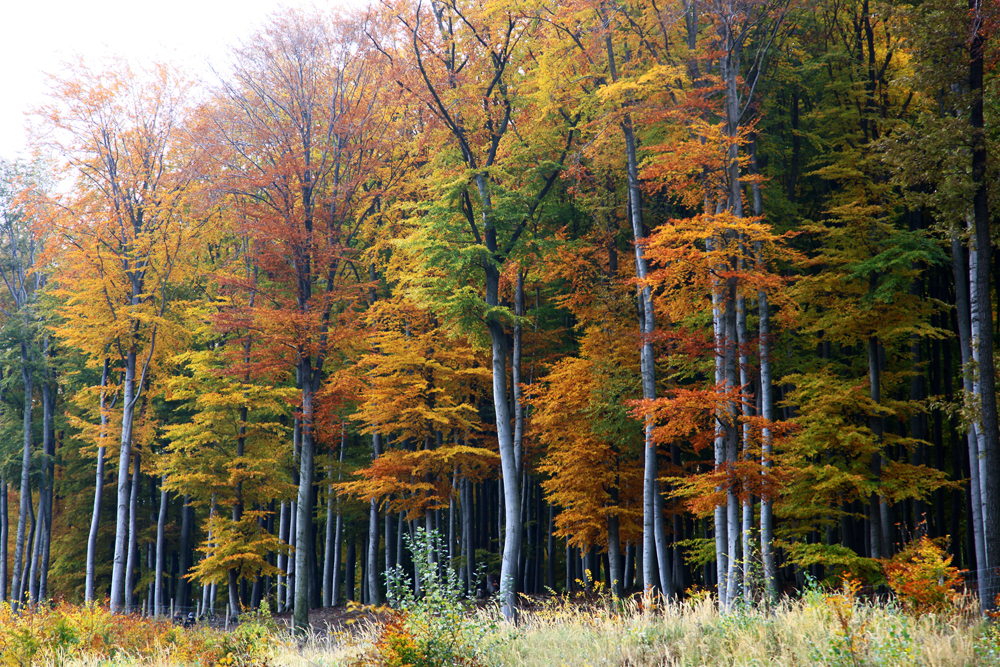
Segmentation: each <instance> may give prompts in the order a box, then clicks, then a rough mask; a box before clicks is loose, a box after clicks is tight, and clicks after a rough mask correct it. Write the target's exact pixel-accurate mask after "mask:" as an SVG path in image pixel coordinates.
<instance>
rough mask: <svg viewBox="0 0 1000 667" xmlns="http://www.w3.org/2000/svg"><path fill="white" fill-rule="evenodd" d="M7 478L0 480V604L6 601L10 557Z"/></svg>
mask: <svg viewBox="0 0 1000 667" xmlns="http://www.w3.org/2000/svg"><path fill="white" fill-rule="evenodd" d="M7 492H8V485H7V478H6V477H3V478H0V602H5V601H7V599H8V595H7V577H8V576H9V573H8V572H7V563H8V562H9V561H8V560H7V559H8V557H9V556H10V554H9V550H8V542H9V539H8V534H9V532H10V519H9V515H8V513H7V512H8V508H7Z"/></svg>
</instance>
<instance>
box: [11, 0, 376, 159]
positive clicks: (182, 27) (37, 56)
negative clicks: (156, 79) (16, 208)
mask: <svg viewBox="0 0 1000 667" xmlns="http://www.w3.org/2000/svg"><path fill="white" fill-rule="evenodd" d="M6 5H7V6H5V7H4V10H3V18H2V20H0V62H2V63H3V66H2V67H0V91H2V92H0V157H2V158H6V159H13V158H15V157H18V156H19V155H21V154H23V153H24V151H25V150H26V148H27V146H28V145H29V144H30V134H31V130H30V129H29V128H28V127H27V123H28V120H29V119H28V118H26V114H27V113H28V112H30V111H31V109H32V108H34V107H38V106H39V105H41V104H44V103H45V102H46V99H47V98H46V95H47V92H48V88H49V83H48V76H47V75H48V74H58V73H59V72H60V69H61V67H62V65H63V63H65V62H67V61H71V60H76V59H77V58H80V57H82V58H84V59H85V60H86V61H87V62H93V63H95V64H96V63H98V62H99V61H100V60H101V59H116V58H122V59H126V60H128V61H129V62H151V61H159V62H169V63H172V64H175V65H177V66H179V67H181V68H183V69H184V70H185V71H186V72H188V73H190V75H191V76H192V77H193V78H195V79H198V80H202V81H205V82H207V83H213V82H214V81H213V79H214V78H215V76H216V75H215V74H214V73H213V70H215V71H224V70H225V68H226V64H227V63H228V61H229V53H230V50H231V48H232V47H233V46H235V45H237V44H239V42H240V41H241V40H243V39H246V38H247V37H249V36H250V35H252V34H253V33H254V32H255V31H256V30H257V29H258V28H260V27H261V26H263V25H264V24H265V22H266V21H267V18H268V16H270V15H271V14H273V13H275V12H278V11H280V10H282V9H283V8H286V7H295V8H302V9H305V10H312V9H318V10H320V11H323V10H331V11H332V10H334V9H335V8H338V7H344V6H358V5H361V0H330V1H328V2H322V1H318V2H313V1H312V0H171V1H170V2H155V1H149V0H146V1H139V2H136V0H47V1H45V2H38V1H34V2H33V1H31V0H21V1H18V0H12V1H11V2H8V3H6Z"/></svg>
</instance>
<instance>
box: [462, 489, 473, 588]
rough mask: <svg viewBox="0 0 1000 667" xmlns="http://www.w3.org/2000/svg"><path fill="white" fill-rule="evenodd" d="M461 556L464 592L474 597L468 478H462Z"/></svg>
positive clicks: (470, 501) (470, 496) (470, 490)
mask: <svg viewBox="0 0 1000 667" xmlns="http://www.w3.org/2000/svg"><path fill="white" fill-rule="evenodd" d="M460 488H461V495H460V498H461V501H462V556H463V558H464V559H465V577H464V578H465V590H466V592H467V594H469V595H475V593H476V590H475V586H476V582H475V549H474V547H473V545H472V530H473V527H472V482H470V481H469V478H468V477H462V482H461V487H460Z"/></svg>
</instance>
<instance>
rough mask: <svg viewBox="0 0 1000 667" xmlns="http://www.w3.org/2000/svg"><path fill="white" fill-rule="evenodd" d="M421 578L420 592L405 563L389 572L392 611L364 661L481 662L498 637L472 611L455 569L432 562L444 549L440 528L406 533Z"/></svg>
mask: <svg viewBox="0 0 1000 667" xmlns="http://www.w3.org/2000/svg"><path fill="white" fill-rule="evenodd" d="M405 539H406V545H407V548H408V549H409V550H410V553H412V554H413V563H414V566H415V569H416V573H417V577H419V581H420V587H421V595H420V596H419V597H418V596H417V595H416V594H415V593H414V588H413V586H412V583H411V581H410V579H409V577H407V576H406V574H405V573H404V572H403V570H402V569H401V568H398V567H397V568H395V569H393V570H390V571H389V572H388V573H387V574H386V583H387V588H388V598H389V602H390V604H391V605H392V607H393V611H392V612H391V613H390V614H388V616H387V618H385V620H383V621H382V623H381V625H380V626H379V628H378V633H377V636H376V639H375V641H374V643H373V645H372V647H371V649H370V650H369V651H368V652H367V653H366V654H365V656H363V658H362V661H361V664H362V665H367V666H370V667H405V666H410V667H443V666H444V665H470V666H473V665H483V664H486V659H487V657H488V655H489V652H490V647H491V646H492V644H493V642H495V641H496V635H495V634H494V632H495V630H496V626H495V625H493V624H491V623H488V622H486V621H484V620H482V619H481V618H476V617H475V616H474V615H473V614H471V613H470V611H469V609H468V608H467V605H466V604H465V602H464V600H463V597H464V596H463V592H462V583H461V581H460V580H459V577H458V574H457V573H456V572H455V570H454V569H453V568H452V567H450V566H448V565H442V564H440V563H436V562H434V553H435V552H436V553H444V549H443V544H444V543H443V540H442V539H441V537H440V535H438V534H437V533H436V532H433V531H431V532H429V533H428V532H427V531H425V530H424V529H422V528H421V529H417V531H416V534H415V535H414V536H413V537H412V538H411V537H410V536H409V535H407V536H405Z"/></svg>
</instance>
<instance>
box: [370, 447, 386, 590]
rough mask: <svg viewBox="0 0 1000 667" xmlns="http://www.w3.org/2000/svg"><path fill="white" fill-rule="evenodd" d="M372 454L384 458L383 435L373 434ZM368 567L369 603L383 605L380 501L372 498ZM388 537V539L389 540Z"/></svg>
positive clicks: (375, 457) (374, 457)
mask: <svg viewBox="0 0 1000 667" xmlns="http://www.w3.org/2000/svg"><path fill="white" fill-rule="evenodd" d="M372 452H373V454H374V456H373V457H372V458H373V460H374V459H377V458H378V457H380V456H382V435H381V434H380V433H374V434H372ZM368 536H369V539H368V566H367V570H366V572H365V574H367V576H368V598H369V602H370V603H371V604H373V605H376V606H378V605H381V604H382V603H383V602H384V600H383V598H382V586H381V585H380V584H379V566H378V545H379V517H378V501H377V500H375V499H374V498H372V500H371V502H370V504H369V507H368ZM388 537H389V536H388V535H387V536H386V539H388Z"/></svg>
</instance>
